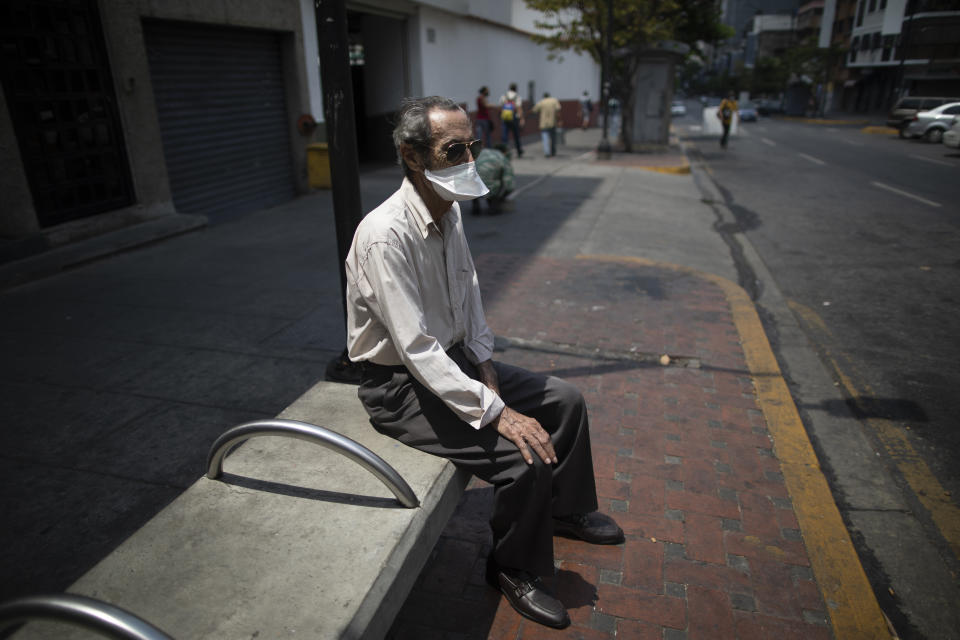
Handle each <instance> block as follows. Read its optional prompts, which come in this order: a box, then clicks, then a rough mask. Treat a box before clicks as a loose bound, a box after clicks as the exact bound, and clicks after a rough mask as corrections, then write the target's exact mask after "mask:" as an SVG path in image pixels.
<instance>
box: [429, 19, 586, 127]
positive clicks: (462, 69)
mask: <svg viewBox="0 0 960 640" xmlns="http://www.w3.org/2000/svg"><path fill="white" fill-rule="evenodd" d="M418 22H419V24H418V28H417V32H416V34H415V37H416V39H417V42H418V45H419V48H420V67H421V77H420V81H421V83H422V87H423V95H444V96H447V97H450V98H452V99H454V100H456V101H458V102H464V103H467V104H468V105H469V107H470V108H471V109H472V108H473V104H474V99H475V97H476V94H477V89H479V88H480V87H481V86H483V85H486V86H488V87H490V94H491V98H492V99H494V100H496V99H497V98H498V97H499V96H500V95H501V94H503V93H504V92H505V91H506V90H507V87H508V85H509V84H510V83H511V82H515V83H517V89H518V92H519V93H520V95H521V96H523V98H524V99H525V100H526V99H528V98H529V97H530V96H528V95H527V87H528V82H530V81H533V82H534V83H535V97H536V98H537V99H539V98H540V96H541V95H542V94H543V92H544V91H549V92H550V94H551V95H553V96H555V97H557V98H559V99H560V100H569V99H574V98H577V97H578V96H580V95H581V94H582V93H583V91H584V90H587V91H589V92H590V93H591V94H593V95H594V96H596V93H597V89H598V87H599V85H600V68H599V65H597V64H596V63H594V62H593V60H592V59H591V58H590V57H589V56H586V55H578V54H575V53H571V52H564V53H563V60H562V62H560V61H555V60H548V59H547V56H548V53H549V52H548V51H547V49H546V47H544V46H540V45H537V44H535V43H534V42H533V41H532V40H531V39H530V37H529V35H528V34H527V33H526V32H521V31H519V30H516V29H514V28H510V27H499V26H497V25H494V24H489V23H486V22H483V21H481V20H475V19H471V18H469V17H460V16H457V15H454V14H450V13H447V12H444V11H437V10H435V9H432V8H430V7H427V6H423V7H421V10H420V15H419V21H418ZM431 39H432V41H431Z"/></svg>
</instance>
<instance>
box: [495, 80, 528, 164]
mask: <svg viewBox="0 0 960 640" xmlns="http://www.w3.org/2000/svg"><path fill="white" fill-rule="evenodd" d="M500 122H501V124H503V130H502V132H501V137H500V142H502V143H504V144H507V143H508V142H509V139H510V137H509V134H510V133H513V141H514V144H515V145H516V147H517V157H518V158H520V157H523V145H522V143H521V142H520V131H521V130H522V129H523V124H524V120H523V98H521V97H520V94H518V93H517V83H516V82H514V83H511V84H510V88H509V89H508V90H507V92H506V93H505V94H503V95H502V96H500Z"/></svg>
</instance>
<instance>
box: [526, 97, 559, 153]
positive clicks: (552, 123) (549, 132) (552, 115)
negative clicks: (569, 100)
mask: <svg viewBox="0 0 960 640" xmlns="http://www.w3.org/2000/svg"><path fill="white" fill-rule="evenodd" d="M533 112H534V113H537V114H539V115H540V137H541V138H542V139H543V155H544V157H550V156H555V155H557V126H558V124H559V122H560V101H559V100H557V99H556V98H554V97H551V96H550V94H549V93H547V92H544V93H543V100H541V101H540V102H538V103H537V104H535V105H533Z"/></svg>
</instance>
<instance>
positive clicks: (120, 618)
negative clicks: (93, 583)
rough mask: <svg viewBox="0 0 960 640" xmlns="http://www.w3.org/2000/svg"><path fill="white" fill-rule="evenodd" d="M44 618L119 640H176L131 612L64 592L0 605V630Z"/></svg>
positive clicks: (30, 597)
mask: <svg viewBox="0 0 960 640" xmlns="http://www.w3.org/2000/svg"><path fill="white" fill-rule="evenodd" d="M40 619H44V620H56V621H59V622H68V623H71V624H75V625H77V626H80V627H85V628H87V629H89V630H91V631H95V632H97V633H100V634H103V635H106V636H108V637H111V638H116V639H117V640H173V639H172V638H171V637H170V636H168V635H167V634H165V633H164V632H163V631H160V630H159V629H157V628H156V627H154V626H153V625H152V624H150V623H149V622H147V621H145V620H143V619H142V618H138V617H137V616H135V615H133V614H132V613H130V612H129V611H125V610H123V609H121V608H120V607H117V606H114V605H112V604H107V603H106V602H103V601H101V600H97V599H95V598H88V597H87V596H77V595H73V594H69V593H61V594H57V595H49V596H29V597H26V598H17V599H16V600H10V601H8V602H4V603H3V604H0V630H3V629H6V628H7V627H12V626H13V625H16V624H20V623H22V622H27V621H29V620H40Z"/></svg>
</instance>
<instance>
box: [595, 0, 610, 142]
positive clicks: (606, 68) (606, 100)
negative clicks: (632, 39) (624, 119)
mask: <svg viewBox="0 0 960 640" xmlns="http://www.w3.org/2000/svg"><path fill="white" fill-rule="evenodd" d="M612 32H613V0H607V29H606V33H604V43H603V69H602V71H601V74H602V75H603V86H602V87H601V88H600V99H601V100H602V101H603V137H602V138H601V139H600V144H598V145H597V158H598V159H600V160H609V159H610V139H609V137H608V135H609V128H610V48H611V47H612V46H613V44H612V43H613V38H612Z"/></svg>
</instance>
